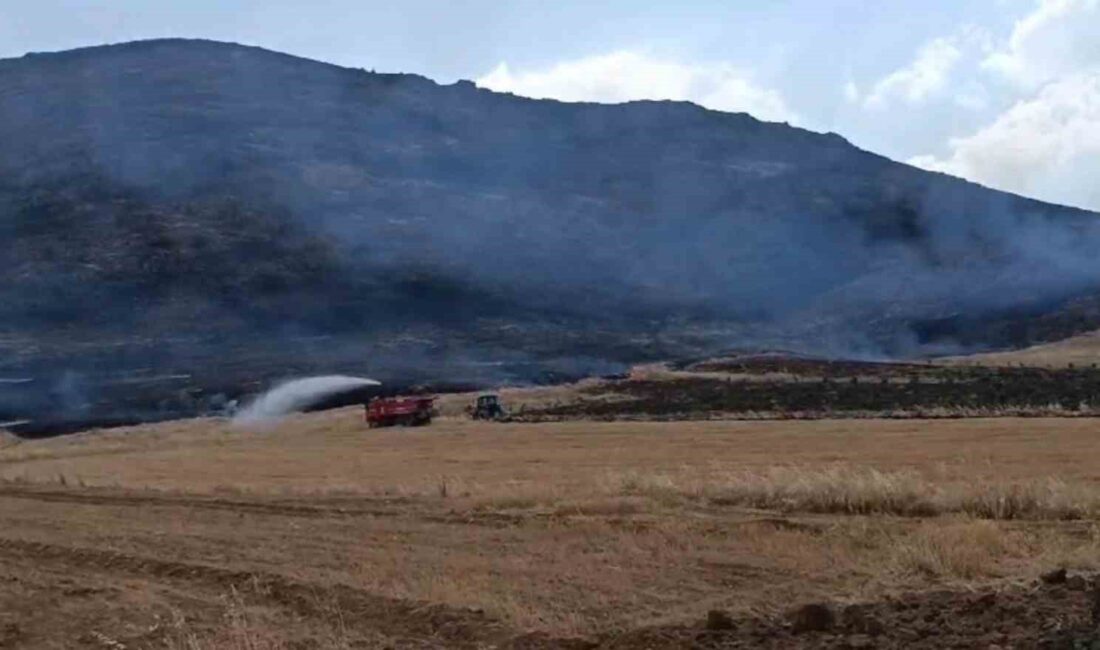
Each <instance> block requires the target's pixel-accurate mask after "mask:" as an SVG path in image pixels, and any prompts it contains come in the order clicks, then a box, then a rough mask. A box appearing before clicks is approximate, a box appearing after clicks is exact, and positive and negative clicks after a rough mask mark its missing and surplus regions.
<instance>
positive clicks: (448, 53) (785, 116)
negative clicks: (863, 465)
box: [0, 0, 1100, 209]
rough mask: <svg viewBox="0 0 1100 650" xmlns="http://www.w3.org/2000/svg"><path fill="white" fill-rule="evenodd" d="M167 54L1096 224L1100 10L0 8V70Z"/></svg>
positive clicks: (201, 3) (955, 6) (61, 3)
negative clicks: (385, 81)
mask: <svg viewBox="0 0 1100 650" xmlns="http://www.w3.org/2000/svg"><path fill="white" fill-rule="evenodd" d="M163 36H190V37H204V38H212V39H217V40H226V41H235V42H241V43H248V44H253V45H260V46H263V47H267V48H270V49H274V50H280V51H284V52H289V53H292V54H297V55H301V56H307V57H310V58H316V59H320V60H324V61H329V62H333V63H338V64H342V65H348V66H353V67H362V68H367V69H376V70H379V71H401V72H416V73H420V74H424V75H426V76H429V77H431V78H433V79H436V80H438V81H441V82H451V81H454V80H456V79H460V78H464V79H473V80H476V81H477V82H478V83H479V84H481V85H483V86H486V87H490V88H493V89H498V90H504V91H510V92H515V93H517V94H523V95H530V96H546V97H557V98H561V99H566V100H594V101H626V100H629V99H638V98H673V99H686V100H690V101H695V102H697V103H701V104H703V105H706V106H709V107H711V108H715V109H719V110H744V111H748V112H750V113H753V114H755V115H757V116H758V117H760V118H762V119H769V120H776V121H788V122H790V123H792V124H795V125H799V126H804V127H806V128H810V129H814V130H818V131H836V132H838V133H841V134H842V135H844V136H845V137H847V138H849V139H850V140H852V141H853V142H854V143H855V144H857V145H859V146H861V147H864V148H867V149H870V150H873V151H876V152H879V153H883V154H885V155H888V156H890V157H892V158H895V159H898V160H903V161H908V162H911V163H913V164H918V165H921V166H924V167H926V168H929V169H937V170H942V171H946V172H948V173H952V174H956V175H961V176H964V177H966V178H970V179H972V180H976V181H978V182H981V183H983V184H986V185H990V186H993V187H998V188H1001V189H1006V190H1010V191H1015V192H1020V193H1023V194H1028V195H1032V196H1038V197H1040V198H1043V199H1047V200H1051V201H1056V202H1060V203H1069V204H1073V205H1081V206H1085V207H1091V208H1094V209H1100V182H1097V181H1096V179H1097V177H1098V176H1100V0H986V1H985V2H961V1H960V2H950V1H940V0H933V1H928V2H905V3H903V2H898V1H893V2H891V1H884V2H879V3H869V2H862V1H860V2H857V1H855V0H775V1H772V2H763V1H758V2H747V1H745V2H735V1H726V2H719V1H717V0H697V1H694V2H692V1H689V0H682V1H680V2H664V3H639V2H636V1H635V2H628V1H626V0H610V1H607V2H573V1H568V0H559V1H558V2H546V1H534V0H512V1H510V2H504V1H499V2H490V1H488V0H451V1H442V0H437V1H432V0H404V1H402V2H373V1H364V0H315V1H313V2H301V1H297V2H290V1H283V0H277V1H269V2H260V1H258V0H221V1H215V0H189V1H186V2H184V1H168V0H160V1H153V0H146V1H138V0H115V1H113V2H108V1H106V0H100V1H91V0H36V1H34V2H24V1H23V0H0V57H8V56H20V55H22V54H23V53H25V52H28V51H50V50H59V49H68V48H72V47H79V46H83V45H93V44H100V43H108V42H120V41H127V40H134V39H141V38H154V37H163Z"/></svg>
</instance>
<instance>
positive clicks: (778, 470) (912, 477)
mask: <svg viewBox="0 0 1100 650" xmlns="http://www.w3.org/2000/svg"><path fill="white" fill-rule="evenodd" d="M611 484H612V486H614V487H613V489H614V491H616V492H618V493H620V494H625V495H638V496H646V497H649V498H651V499H654V500H656V501H658V502H661V503H666V504H667V503H675V502H676V501H677V500H681V501H682V500H701V501H705V502H707V503H711V504H715V505H736V506H744V507H750V508H759V509H766V510H779V511H782V512H811V513H826V514H847V515H896V516H902V517H928V516H935V515H943V514H965V515H969V516H972V517H976V518H980V519H996V520H1012V519H1032V520H1036V519H1052V520H1074V519H1083V518H1086V517H1092V516H1096V515H1097V514H1098V513H1100V491H1098V490H1097V489H1095V488H1091V487H1087V486H1084V485H1070V484H1067V483H1065V482H1063V481H1060V480H1058V479H1055V478H1046V479H1035V480H1029V481H1017V482H996V481H983V482H980V483H962V482H958V481H956V482H946V483H945V482H939V481H931V480H929V479H927V478H925V477H924V476H923V475H921V474H919V473H917V472H911V471H896V472H885V471H880V470H878V469H874V468H853V467H849V466H843V465H835V466H830V467H824V468H809V467H787V466H780V467H773V468H769V469H765V470H760V471H743V472H737V473H727V474H724V475H719V476H704V477H702V478H700V477H698V475H686V476H685V475H669V474H658V475H641V474H637V473H626V474H622V475H618V476H617V477H613V479H612V481H611Z"/></svg>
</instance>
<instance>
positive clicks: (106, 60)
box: [0, 39, 1100, 419]
mask: <svg viewBox="0 0 1100 650" xmlns="http://www.w3.org/2000/svg"><path fill="white" fill-rule="evenodd" d="M0 141H3V142H4V143H5V145H6V146H5V147H4V148H3V149H0V234H3V235H5V238H4V241H2V242H0V257H2V259H5V260H7V263H6V264H5V265H4V266H3V267H2V268H0V322H2V323H4V325H3V326H0V352H3V353H4V354H3V355H0V373H4V372H7V373H9V374H13V375H18V374H34V373H36V372H38V373H42V372H47V373H53V375H51V376H67V375H66V373H68V375H74V376H80V377H89V376H92V375H95V376H96V378H95V379H94V380H91V379H89V380H87V381H86V382H85V383H86V384H88V385H89V386H94V385H99V384H101V383H102V381H103V380H102V378H100V377H99V376H98V374H97V373H99V374H103V373H106V374H110V373H119V372H122V373H126V372H132V371H134V370H135V369H145V368H152V369H153V370H154V371H155V372H153V374H154V375H156V376H161V375H165V374H190V375H193V376H200V375H203V374H204V373H209V374H213V375H215V376H225V377H229V376H232V377H234V379H233V381H231V382H226V383H227V385H226V386H220V388H219V390H220V391H221V392H225V391H230V390H237V389H239V386H240V385H242V382H245V381H246V380H248V381H256V380H257V379H256V378H260V379H263V378H269V377H275V376H278V375H281V374H282V375H285V374H291V373H294V372H306V371H310V370H313V369H316V370H327V369H331V370H339V371H341V372H356V371H358V372H374V373H375V374H376V375H378V374H380V375H381V378H383V379H385V380H391V381H398V382H405V383H408V382H411V381H428V380H438V381H472V382H474V383H486V382H493V381H500V380H534V379H539V378H541V377H545V376H547V375H546V373H547V372H549V373H550V376H561V375H562V374H563V373H564V374H566V375H569V374H584V373H588V372H605V371H615V370H616V368H619V367H621V365H622V364H626V363H630V362H634V361H641V360H649V359H654V358H661V357H667V356H675V355H681V354H683V355H697V354H702V353H706V352H707V351H714V350H719V349H724V348H731V347H746V346H748V347H751V346H762V347H780V348H785V349H801V350H805V351H810V352H817V353H826V354H840V355H857V356H879V357H881V356H912V355H922V354H928V353H930V352H934V351H946V350H952V349H955V350H958V349H960V348H975V349H981V348H996V347H1005V346H1010V345H1023V344H1027V343H1031V342H1037V341H1038V340H1043V339H1044V337H1051V336H1055V337H1056V336H1062V335H1068V334H1072V333H1076V332H1077V331H1083V329H1087V328H1089V327H1093V326H1097V325H1100V317H1098V316H1097V314H1096V310H1095V309H1094V308H1093V306H1092V305H1093V303H1092V302H1091V296H1093V295H1095V294H1097V293H1100V292H1098V291H1097V289H1098V288H1100V268H1098V265H1097V263H1096V262H1095V261H1094V260H1093V259H1092V258H1093V256H1092V254H1091V250H1094V248H1093V246H1094V244H1095V243H1100V225H1098V224H1100V221H1098V220H1097V219H1096V217H1097V215H1096V214H1095V213H1092V212H1088V211H1086V210H1081V209H1078V208H1069V207H1064V206H1056V205H1052V204H1048V203H1043V202H1041V201H1036V200H1033V199H1029V198H1026V197H1021V196H1017V195H1012V194H1008V193H1004V192H998V191H995V190H990V189H988V188H983V187H981V186H979V185H977V184H974V183H971V182H969V181H964V180H962V179H956V178H954V177H950V176H947V175H944V174H938V173H930V172H926V171H923V170H919V169H916V168H913V167H910V166H907V165H905V164H903V163H899V162H896V161H892V160H889V159H888V158H885V157H883V156H880V155H878V154H875V153H872V152H868V151H865V150H863V149H860V148H858V147H856V146H854V145H852V144H851V143H850V142H848V141H847V140H845V139H844V138H843V137H842V136H840V135H837V134H832V133H824V134H823V133H816V132H813V131H808V130H805V129H799V128H797V127H791V126H789V125H786V124H783V123H772V122H762V121H760V120H757V119H756V118H754V117H752V116H750V115H748V114H745V113H723V112H719V111H712V110H709V109H706V108H703V107H700V106H697V105H695V104H691V103H688V102H666V101H637V102H627V103H623V104H611V105H605V104H596V103H584V102H577V103H574V102H559V101H554V100H538V99H529V98H523V97H519V96H515V95H511V94H501V93H494V92H492V91H489V90H486V89H482V88H478V87H476V86H475V85H474V84H473V83H472V82H468V81H458V82H456V83H454V84H438V83H436V82H434V81H432V80H431V79H428V78H426V77H422V76H419V75H411V74H404V73H373V72H367V71H365V70H361V69H356V68H347V67H341V66H335V65H332V64H327V63H322V62H318V61H312V60H310V59H305V58H302V57H296V56H293V55H287V54H281V53H277V52H273V51H271V50H266V49H264V48H259V47H256V46H244V45H236V44H224V43H219V42H217V41H207V40H203V39H154V40H150V41H140V42H131V43H123V44H114V45H107V46H94V47H90V48H81V49H78V50H70V51H66V52H59V53H48V54H38V53H35V54H30V55H26V56H24V57H20V58H14V59H4V60H0ZM1039 317H1042V318H1039ZM1031 323H1040V324H1041V325H1033V324H1031ZM317 340H325V341H329V343H328V344H324V345H321V346H318V345H315V344H314V343H302V341H317ZM5 341H9V342H10V341H18V343H5ZM105 341H113V342H114V343H112V344H111V345H106V344H104V342H105ZM166 341H173V343H171V344H165V343H164V342H166ZM36 350H37V351H36ZM230 367H231V368H232V370H231V371H230V370H226V371H225V372H213V371H211V370H210V369H211V368H230ZM372 376H373V375H372ZM51 381H53V380H51ZM204 381H206V383H205V384H202V385H201V386H199V388H198V390H199V391H200V392H204V393H210V392H211V391H212V390H213V389H211V388H210V387H209V384H212V383H218V382H214V381H212V380H210V381H207V380H204ZM47 383H49V382H47ZM53 383H56V382H53ZM234 386H237V387H238V388H237V389H235V388H234ZM85 392H86V393H87V395H86V396H81V397H80V399H75V400H70V401H72V402H73V403H75V404H78V405H81V406H79V408H84V409H85V410H86V411H89V412H90V411H94V410H95V409H96V408H98V407H96V406H95V404H96V403H97V402H96V400H97V399H99V398H98V397H96V395H97V394H98V393H97V391H96V390H95V389H93V388H88V389H87V391H85ZM2 400H3V397H2V396H0V411H3V410H4V405H3V402H2ZM79 408H78V410H79ZM9 410H11V411H13V412H14V411H18V409H13V408H9ZM0 415H2V413H0ZM0 419H6V418H2V417H0ZM12 419H15V418H12Z"/></svg>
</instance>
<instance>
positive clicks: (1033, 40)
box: [982, 0, 1100, 89]
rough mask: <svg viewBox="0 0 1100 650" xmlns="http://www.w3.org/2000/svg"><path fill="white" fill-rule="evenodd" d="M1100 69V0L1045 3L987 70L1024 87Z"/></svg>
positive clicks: (987, 62) (1016, 31) (990, 61)
mask: <svg viewBox="0 0 1100 650" xmlns="http://www.w3.org/2000/svg"><path fill="white" fill-rule="evenodd" d="M1092 65H1100V0H1039V2H1038V4H1037V6H1036V8H1035V10H1034V11H1032V12H1031V13H1030V14H1028V15H1026V16H1024V17H1023V18H1021V19H1020V20H1018V21H1016V24H1015V26H1014V27H1013V30H1012V35H1011V36H1010V37H1009V38H1008V41H1007V42H1006V43H1004V44H1003V45H1002V46H1001V47H999V48H997V49H996V50H994V51H993V52H992V53H990V54H989V55H988V56H987V57H986V58H985V60H984V61H983V62H982V67H984V68H985V69H987V70H991V71H994V72H997V73H999V74H1000V75H1001V76H1003V77H1004V78H1006V79H1008V80H1009V81H1011V82H1013V83H1014V84H1017V85H1018V86H1020V87H1023V88H1031V89H1035V88H1038V87H1039V86H1041V85H1042V84H1044V83H1046V82H1048V81H1052V80H1054V79H1058V78H1060V77H1062V76H1064V75H1066V74H1072V73H1074V72H1075V71H1077V70H1079V69H1080V68H1081V67H1082V66H1092Z"/></svg>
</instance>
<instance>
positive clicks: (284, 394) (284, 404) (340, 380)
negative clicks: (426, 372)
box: [233, 375, 381, 424]
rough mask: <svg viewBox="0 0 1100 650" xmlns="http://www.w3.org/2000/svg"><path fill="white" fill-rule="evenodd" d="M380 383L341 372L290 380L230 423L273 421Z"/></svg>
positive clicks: (249, 406)
mask: <svg viewBox="0 0 1100 650" xmlns="http://www.w3.org/2000/svg"><path fill="white" fill-rule="evenodd" d="M380 385H381V383H380V382H377V381H375V380H373V379H364V378H362V377H347V376H345V375H328V376H324V377H306V378H304V379H292V380H290V381H287V382H284V383H281V384H279V385H277V386H275V387H274V388H272V389H271V390H269V391H267V392H266V393H263V394H262V395H260V396H259V397H257V398H256V399H255V400H253V401H252V402H251V403H249V405H248V406H246V407H245V408H244V409H243V410H241V412H240V413H238V414H237V415H236V416H235V417H234V418H233V422H234V423H235V424H255V423H258V422H264V421H270V420H275V419H278V418H281V417H283V416H285V415H288V414H290V413H294V412H296V411H301V410H303V409H306V408H308V407H310V406H312V405H314V404H317V403H318V402H320V401H322V400H324V399H325V398H327V397H330V396H332V395H338V394H340V393H343V392H346V391H349V390H354V389H356V388H363V387H364V386H380Z"/></svg>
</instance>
